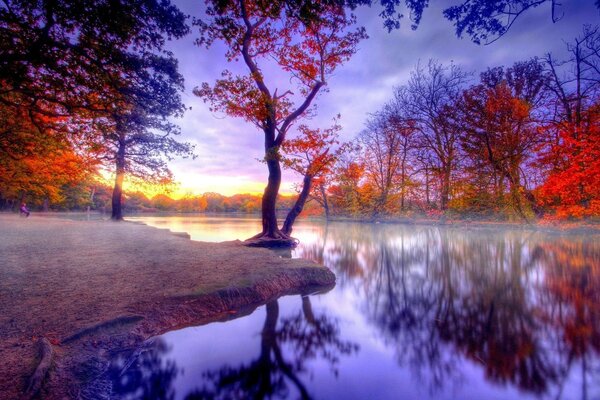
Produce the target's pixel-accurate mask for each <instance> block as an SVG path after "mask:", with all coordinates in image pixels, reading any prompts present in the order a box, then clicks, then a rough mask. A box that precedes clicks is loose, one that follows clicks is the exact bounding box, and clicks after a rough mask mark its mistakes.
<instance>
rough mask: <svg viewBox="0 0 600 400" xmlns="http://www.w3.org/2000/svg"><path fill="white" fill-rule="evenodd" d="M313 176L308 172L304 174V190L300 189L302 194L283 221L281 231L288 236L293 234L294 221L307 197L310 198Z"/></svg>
mask: <svg viewBox="0 0 600 400" xmlns="http://www.w3.org/2000/svg"><path fill="white" fill-rule="evenodd" d="M312 178H313V177H312V176H310V175H308V174H306V175H304V181H303V182H302V190H301V191H300V195H299V196H298V199H297V200H296V203H295V204H294V207H292V209H291V210H290V212H289V213H288V215H287V217H286V218H285V222H284V223H283V228H282V229H281V231H282V232H283V233H285V234H286V235H288V236H290V235H291V234H292V226H293V225H294V221H296V218H297V217H298V215H300V213H301V212H302V210H303V209H304V204H305V203H306V199H308V195H309V194H310V189H311V186H312Z"/></svg>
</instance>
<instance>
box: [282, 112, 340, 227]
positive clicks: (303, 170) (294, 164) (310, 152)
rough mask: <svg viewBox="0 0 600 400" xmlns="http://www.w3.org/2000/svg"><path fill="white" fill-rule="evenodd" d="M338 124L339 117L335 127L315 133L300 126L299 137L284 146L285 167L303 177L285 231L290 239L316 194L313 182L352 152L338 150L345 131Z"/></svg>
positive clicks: (306, 127) (283, 158) (336, 119)
mask: <svg viewBox="0 0 600 400" xmlns="http://www.w3.org/2000/svg"><path fill="white" fill-rule="evenodd" d="M338 121H339V115H338V116H337V117H336V118H335V119H334V124H333V126H331V127H329V128H327V129H324V130H321V129H318V128H317V129H311V128H309V127H308V126H307V125H300V126H299V127H298V131H299V136H298V137H296V138H293V139H291V140H288V141H286V143H284V145H283V146H282V147H283V154H282V160H283V165H284V167H287V168H289V169H291V170H293V171H296V172H297V173H299V174H300V175H302V176H303V179H302V185H301V190H300V193H299V195H298V198H297V199H296V202H295V204H294V206H293V207H292V209H291V210H290V211H289V212H288V214H287V217H286V218H285V222H284V223H283V227H282V229H281V231H282V232H283V233H284V234H286V235H288V236H289V235H291V234H292V226H293V225H294V221H295V220H296V218H297V217H298V216H299V215H300V213H301V212H302V209H303V208H304V204H305V203H306V201H307V200H308V198H309V196H310V194H311V193H312V192H313V191H314V188H313V181H314V180H315V179H319V178H321V177H322V176H324V175H325V174H327V173H329V172H330V171H331V168H332V167H333V165H334V163H335V162H336V160H337V159H338V158H339V155H340V154H341V153H343V152H344V151H346V149H347V148H348V144H343V145H341V146H338V147H337V148H335V147H334V146H337V145H339V141H338V138H339V133H340V131H341V129H342V127H341V126H340V125H339V124H338ZM325 201H326V199H325Z"/></svg>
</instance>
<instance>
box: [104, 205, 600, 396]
mask: <svg viewBox="0 0 600 400" xmlns="http://www.w3.org/2000/svg"><path fill="white" fill-rule="evenodd" d="M131 219H135V220H139V221H143V222H145V223H147V224H149V225H153V226H157V227H161V228H169V229H171V230H173V231H178V232H181V231H185V232H188V233H189V234H190V235H191V237H192V239H194V240H205V241H223V240H234V239H245V238H247V237H250V236H252V235H253V234H255V233H256V232H258V229H259V227H260V221H259V220H257V219H256V218H232V217H205V216H183V217H179V216H176V217H137V218H131ZM294 236H296V237H298V238H299V239H300V240H301V245H300V246H299V247H298V248H297V249H295V250H293V251H292V252H290V253H291V254H285V253H284V254H282V256H293V257H305V258H309V259H312V260H315V261H317V262H319V263H322V264H324V265H326V266H327V267H329V268H330V269H332V270H333V271H334V272H335V274H336V276H337V285H336V287H335V288H334V289H333V290H332V291H330V292H328V293H326V294H315V295H312V296H307V297H300V296H288V297H284V298H280V299H278V300H277V301H274V302H272V303H269V304H268V305H266V306H262V307H260V308H258V309H257V310H256V311H255V312H254V313H252V314H251V315H249V316H246V317H242V318H239V319H236V320H232V321H228V322H224V323H222V322H221V323H212V324H208V325H205V326H200V327H190V328H185V329H181V330H177V331H173V332H169V333H167V334H164V335H162V336H160V337H157V338H154V339H153V340H151V341H150V342H148V344H147V346H146V348H145V349H144V351H143V352H141V353H140V355H139V356H138V357H137V358H135V359H134V360H133V362H132V363H131V365H129V364H130V362H131V361H132V360H131V359H125V358H124V359H116V360H115V363H114V365H113V369H114V371H115V381H114V390H115V392H116V393H118V394H119V396H121V397H122V398H127V399H142V398H146V399H147V398H173V399H190V400H191V399H212V398H215V399H248V398H273V399H298V398H304V399H308V398H311V399H515V398H519V399H521V398H522V399H529V398H531V399H538V398H541V399H600V353H599V351H600V240H598V239H600V237H598V235H561V234H548V233H542V232H534V231H521V230H504V229H486V228H471V229H469V228H447V227H432V226H409V225H391V224H390V225H387V224H360V223H330V224H325V223H322V222H309V221H300V222H299V223H298V226H297V228H296V229H295V231H294Z"/></svg>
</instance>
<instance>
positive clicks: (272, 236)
mask: <svg viewBox="0 0 600 400" xmlns="http://www.w3.org/2000/svg"><path fill="white" fill-rule="evenodd" d="M289 3H290V2H285V1H269V2H266V1H255V0H239V1H226V2H217V1H207V6H208V7H207V11H206V13H207V20H206V21H205V22H201V23H199V25H200V28H201V32H202V37H201V39H200V43H203V44H207V45H211V44H212V43H214V42H215V41H222V42H224V43H225V44H226V46H227V48H228V51H227V60H228V61H230V62H232V61H234V60H237V59H238V58H241V59H242V60H243V62H244V64H245V67H246V68H247V74H237V75H236V74H233V73H232V72H230V71H227V70H226V71H224V72H223V77H222V78H221V79H219V80H217V81H216V82H215V83H214V85H212V86H211V85H209V84H208V83H204V84H203V85H202V87H201V88H197V89H196V90H195V93H196V94H197V95H198V96H200V97H202V98H203V99H204V100H205V101H207V102H209V103H210V104H211V110H212V111H220V112H224V113H226V114H227V115H230V116H234V117H240V118H243V119H244V120H246V121H247V122H250V123H252V124H254V125H255V126H256V127H257V128H259V129H260V130H261V131H262V132H263V134H264V149H265V162H266V164H267V168H268V171H269V178H268V184H267V186H266V188H265V191H264V194H263V199H262V207H261V211H262V232H260V233H259V234H258V235H256V236H255V237H253V238H252V239H251V240H249V241H248V242H247V243H248V244H249V245H257V246H272V245H275V246H278V245H279V246H292V245H293V244H294V243H295V240H294V239H292V238H290V237H289V236H288V235H287V234H285V233H284V232H282V231H281V230H280V229H279V226H278V223H277V215H276V212H275V208H276V201H277V194H278V192H279V186H280V184H281V165H280V155H279V151H280V148H281V146H282V145H284V143H285V140H286V135H287V133H288V131H289V129H290V127H291V126H292V124H293V123H294V122H296V121H297V120H298V119H299V118H301V117H302V116H303V115H305V114H306V113H307V112H308V111H309V107H311V105H312V104H313V101H314V99H315V97H316V96H317V94H318V93H319V92H321V91H322V89H323V88H325V86H326V84H327V78H328V77H329V76H330V75H331V73H332V72H333V71H334V70H335V69H336V68H337V67H339V66H340V65H341V64H342V63H343V62H344V61H346V60H348V59H349V58H350V57H351V56H352V54H354V53H355V52H356V49H357V44H358V42H359V41H360V40H361V39H363V38H365V37H366V34H365V31H364V29H362V28H358V29H354V30H351V27H352V25H353V24H354V22H355V18H354V17H353V16H351V15H348V14H347V12H346V11H345V9H344V8H343V7H340V6H337V5H335V4H332V5H323V6H321V8H320V9H319V13H318V15H313V18H306V16H305V14H304V13H303V12H302V11H303V10H302V9H298V8H297V7H293V6H292V5H290V4H289ZM269 61H271V62H270V63H269ZM266 66H269V67H270V68H279V70H280V71H281V72H282V73H285V74H287V75H288V76H289V81H290V82H294V83H295V88H294V87H292V88H289V87H283V88H282V87H277V85H276V84H275V83H273V82H269V81H268V79H267V76H266V75H265V71H267V68H266Z"/></svg>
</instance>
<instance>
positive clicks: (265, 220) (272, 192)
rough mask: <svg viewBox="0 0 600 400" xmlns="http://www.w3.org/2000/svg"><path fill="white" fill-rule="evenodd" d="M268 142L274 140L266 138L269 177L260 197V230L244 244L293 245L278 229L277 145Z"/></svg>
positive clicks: (293, 242) (294, 241)
mask: <svg viewBox="0 0 600 400" xmlns="http://www.w3.org/2000/svg"><path fill="white" fill-rule="evenodd" d="M267 136H269V135H267ZM270 143H274V141H269V140H268V139H267V145H265V148H266V157H265V159H266V163H267V168H268V170H269V178H268V183H267V187H266V188H265V191H264V193H263V198H262V207H261V212H262V232H260V233H259V234H258V235H256V236H253V237H251V238H250V239H247V240H246V241H245V244H246V245H247V246H253V247H294V246H295V245H296V244H297V243H298V241H297V240H296V239H293V238H290V237H289V236H288V235H286V234H285V233H283V232H282V231H281V230H279V226H278V224H277V212H276V205H277V195H278V194H279V186H280V185H281V165H280V164H279V157H278V146H276V145H274V144H272V145H269V144H270Z"/></svg>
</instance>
